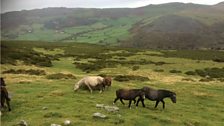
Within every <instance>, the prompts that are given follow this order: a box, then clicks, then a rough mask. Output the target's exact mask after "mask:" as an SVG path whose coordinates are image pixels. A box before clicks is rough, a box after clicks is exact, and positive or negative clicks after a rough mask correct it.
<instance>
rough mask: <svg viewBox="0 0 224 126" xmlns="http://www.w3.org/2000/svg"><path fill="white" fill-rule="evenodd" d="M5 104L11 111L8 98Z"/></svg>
mask: <svg viewBox="0 0 224 126" xmlns="http://www.w3.org/2000/svg"><path fill="white" fill-rule="evenodd" d="M6 104H7V106H8V110H9V111H11V107H10V104H9V100H8V99H7V100H6Z"/></svg>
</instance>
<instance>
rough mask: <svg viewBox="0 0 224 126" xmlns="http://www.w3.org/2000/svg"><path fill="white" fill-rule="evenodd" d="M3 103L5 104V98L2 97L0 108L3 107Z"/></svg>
mask: <svg viewBox="0 0 224 126" xmlns="http://www.w3.org/2000/svg"><path fill="white" fill-rule="evenodd" d="M1 95H2V96H3V95H4V94H1ZM4 103H5V97H4V96H3V97H1V107H2V108H4V107H5V105H4Z"/></svg>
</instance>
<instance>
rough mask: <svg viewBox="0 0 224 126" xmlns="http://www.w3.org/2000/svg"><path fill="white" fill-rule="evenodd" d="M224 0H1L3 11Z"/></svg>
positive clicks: (212, 3) (212, 2)
mask: <svg viewBox="0 0 224 126" xmlns="http://www.w3.org/2000/svg"><path fill="white" fill-rule="evenodd" d="M222 1H223V0H1V13H5V12H9V11H20V10H30V9H41V8H47V7H68V8H76V7H81V8H121V7H128V8H135V7H141V6H145V5H149V4H161V3H169V2H183V3H197V4H206V5H214V4H217V3H219V2H222Z"/></svg>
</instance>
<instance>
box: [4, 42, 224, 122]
mask: <svg viewBox="0 0 224 126" xmlns="http://www.w3.org/2000/svg"><path fill="white" fill-rule="evenodd" d="M1 49H2V50H1V51H2V60H1V76H2V77H3V78H4V79H5V82H6V85H7V89H8V91H9V93H10V96H11V99H12V100H11V108H12V111H11V112H8V111H6V110H3V111H2V115H1V125H2V126H13V125H16V124H17V123H19V122H20V120H25V121H27V123H28V124H29V125H32V126H49V125H50V124H52V123H56V124H63V122H64V121H65V120H67V119H68V120H70V121H71V125H72V126H77V125H78V126H96V125H97V126H105V125H108V126H112V125H121V126H127V125H129V126H149V125H152V126H163V125H170V126H180V125H183V126H223V125H224V123H223V122H224V110H223V105H224V101H223V100H222V99H223V96H224V82H223V78H222V76H215V77H213V78H211V77H209V76H205V77H203V76H200V75H187V74H185V73H186V72H188V71H195V70H196V69H198V70H204V69H206V68H219V70H220V71H221V72H219V74H221V75H222V74H223V71H224V64H223V63H221V62H215V61H213V58H217V57H218V58H220V59H224V52H223V51H212V52H210V51H209V50H204V52H203V51H187V50H186V51H182V53H180V52H181V51H155V50H143V49H142V50H140V49H128V48H117V47H107V46H100V45H92V44H81V43H57V42H55V43H46V42H17V41H15V42H10V41H3V42H2V43H1ZM175 53H176V55H174V54H175ZM210 55H215V56H216V57H214V56H210ZM202 57H209V58H202ZM42 58H44V59H46V60H42ZM40 61H41V63H39V64H38V63H37V62H40ZM134 66H135V67H134ZM31 69H32V70H31ZM9 70H11V71H13V70H14V73H13V72H11V73H10V71H9ZM35 70H36V71H40V70H41V71H44V72H45V74H38V72H37V73H35V74H32V71H34V72H35ZM5 71H9V72H5ZM17 71H22V72H21V73H22V74H18V73H16V72H17ZM212 72H215V71H212ZM87 75H108V76H111V77H112V78H113V80H112V86H111V87H110V88H109V89H106V90H105V91H104V92H103V93H101V94H100V93H99V91H94V92H93V94H90V93H89V91H88V90H78V92H74V91H73V86H74V84H75V83H76V82H78V80H79V79H81V78H82V77H84V76H87ZM121 75H122V76H124V77H125V79H124V78H119V77H121ZM208 75H210V74H208ZM49 76H50V77H49ZM145 77H146V78H148V79H139V78H145ZM114 78H117V79H116V80H115V79H114ZM133 78H136V79H133ZM202 80H204V81H202ZM143 86H150V87H152V88H155V89H168V90H171V91H173V92H175V93H176V94H177V103H176V104H174V103H172V102H171V100H170V99H165V102H166V108H165V109H164V110H163V109H162V104H161V103H160V104H159V105H158V107H157V108H156V109H155V108H154V105H155V102H154V101H149V100H145V105H146V108H143V107H142V105H141V103H139V107H138V108H136V107H135V105H134V104H132V108H131V109H129V108H128V101H125V106H123V105H122V104H121V103H120V101H117V102H116V104H115V106H117V107H119V111H118V112H107V111H106V110H104V109H100V108H96V104H104V105H110V106H113V105H112V103H113V101H114V99H115V91H116V90H117V89H119V88H141V87H143ZM95 112H100V113H103V114H105V115H106V116H108V118H107V119H95V118H93V117H92V115H93V113H95Z"/></svg>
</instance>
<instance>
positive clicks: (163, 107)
mask: <svg viewBox="0 0 224 126" xmlns="http://www.w3.org/2000/svg"><path fill="white" fill-rule="evenodd" d="M161 102H162V103H163V109H164V108H165V102H164V101H163V100H161Z"/></svg>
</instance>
